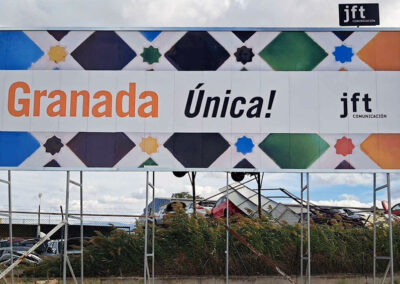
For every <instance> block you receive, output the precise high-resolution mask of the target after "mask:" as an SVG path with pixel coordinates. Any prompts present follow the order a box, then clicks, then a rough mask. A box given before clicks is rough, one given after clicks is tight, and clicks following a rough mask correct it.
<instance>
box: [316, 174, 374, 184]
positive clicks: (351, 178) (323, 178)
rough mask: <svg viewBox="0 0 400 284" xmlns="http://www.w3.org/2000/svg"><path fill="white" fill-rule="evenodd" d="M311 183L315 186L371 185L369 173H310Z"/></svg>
mask: <svg viewBox="0 0 400 284" xmlns="http://www.w3.org/2000/svg"><path fill="white" fill-rule="evenodd" d="M310 183H311V184H313V185H317V186H331V185H347V186H360V185H362V186H372V175H371V174H345V173H338V174H311V181H310Z"/></svg>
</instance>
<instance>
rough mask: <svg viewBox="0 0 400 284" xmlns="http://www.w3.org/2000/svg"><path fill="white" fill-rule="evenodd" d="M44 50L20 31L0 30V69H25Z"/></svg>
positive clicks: (37, 58) (38, 57)
mask: <svg viewBox="0 0 400 284" xmlns="http://www.w3.org/2000/svg"><path fill="white" fill-rule="evenodd" d="M43 55H44V52H43V51H42V50H41V49H40V48H39V47H38V46H37V45H36V44H35V43H34V42H33V41H32V40H31V39H30V38H29V37H28V36H27V35H26V34H25V33H24V32H21V31H11V32H0V69H1V70H25V69H29V68H30V67H31V66H32V63H35V62H36V61H38V60H39V59H40V58H41V57H42V56H43Z"/></svg>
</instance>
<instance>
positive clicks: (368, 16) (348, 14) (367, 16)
mask: <svg viewBox="0 0 400 284" xmlns="http://www.w3.org/2000/svg"><path fill="white" fill-rule="evenodd" d="M353 16H355V17H353ZM362 16H364V17H362ZM339 25H340V26H377V25H379V4H377V3H357V4H356V3H348V4H339Z"/></svg>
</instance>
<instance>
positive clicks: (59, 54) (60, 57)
mask: <svg viewBox="0 0 400 284" xmlns="http://www.w3.org/2000/svg"><path fill="white" fill-rule="evenodd" d="M47 54H48V55H49V58H50V60H51V61H54V62H55V63H59V62H61V61H65V57H67V51H66V50H65V47H63V46H60V45H55V46H52V47H50V50H49V52H48V53H47Z"/></svg>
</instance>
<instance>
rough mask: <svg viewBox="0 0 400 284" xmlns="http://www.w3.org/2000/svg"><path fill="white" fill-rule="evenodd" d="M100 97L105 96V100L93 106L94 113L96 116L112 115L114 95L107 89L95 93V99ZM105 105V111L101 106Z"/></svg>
mask: <svg viewBox="0 0 400 284" xmlns="http://www.w3.org/2000/svg"><path fill="white" fill-rule="evenodd" d="M100 97H104V98H105V99H104V101H102V102H98V103H97V104H95V105H94V106H93V109H92V113H93V116H94V117H102V116H106V117H111V116H112V95H111V93H110V92H107V91H104V90H102V91H98V92H97V93H95V94H94V96H93V98H94V99H99V98H100ZM102 107H104V110H103V111H100V108H102Z"/></svg>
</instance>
